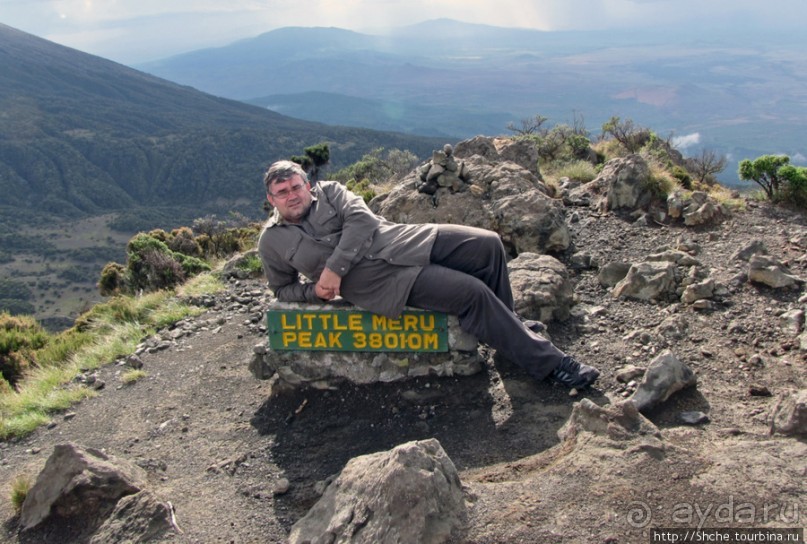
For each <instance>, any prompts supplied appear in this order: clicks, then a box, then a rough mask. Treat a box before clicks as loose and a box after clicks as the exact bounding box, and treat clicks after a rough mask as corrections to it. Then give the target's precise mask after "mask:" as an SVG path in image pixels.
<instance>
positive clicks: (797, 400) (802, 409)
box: [770, 389, 807, 436]
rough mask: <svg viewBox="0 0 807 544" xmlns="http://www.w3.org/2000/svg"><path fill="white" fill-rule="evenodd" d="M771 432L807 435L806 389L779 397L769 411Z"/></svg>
mask: <svg viewBox="0 0 807 544" xmlns="http://www.w3.org/2000/svg"><path fill="white" fill-rule="evenodd" d="M770 421H771V427H770V430H771V434H774V433H778V434H783V435H787V436H807V389H800V390H798V391H794V392H788V393H785V394H783V395H781V396H780V397H779V399H778V400H777V402H776V405H775V406H774V407H773V410H772V411H771V418H770Z"/></svg>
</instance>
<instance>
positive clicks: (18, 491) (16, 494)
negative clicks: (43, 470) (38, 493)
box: [9, 474, 33, 513]
mask: <svg viewBox="0 0 807 544" xmlns="http://www.w3.org/2000/svg"><path fill="white" fill-rule="evenodd" d="M32 486H33V481H32V479H31V477H30V476H29V475H27V474H20V475H18V476H17V477H15V478H14V479H13V480H12V481H11V497H9V498H10V500H11V505H12V506H13V507H14V511H15V512H17V513H19V511H20V510H22V503H24V502H25V498H26V497H27V496H28V492H29V491H30V490H31V487H32Z"/></svg>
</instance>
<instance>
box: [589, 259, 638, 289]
mask: <svg viewBox="0 0 807 544" xmlns="http://www.w3.org/2000/svg"><path fill="white" fill-rule="evenodd" d="M629 270H630V264H628V263H620V262H613V263H608V264H606V265H605V266H603V267H602V268H600V272H599V273H598V274H597V280H598V281H599V282H600V285H602V286H603V287H613V286H614V285H616V284H617V283H619V282H620V281H622V280H623V279H625V276H627V275H628V271H629Z"/></svg>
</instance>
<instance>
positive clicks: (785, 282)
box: [748, 254, 803, 289]
mask: <svg viewBox="0 0 807 544" xmlns="http://www.w3.org/2000/svg"><path fill="white" fill-rule="evenodd" d="M748 281H752V282H757V283H763V284H765V285H767V286H769V287H773V288H774V289H781V288H783V287H793V286H795V285H797V284H799V283H802V282H803V280H802V279H800V278H798V277H796V276H794V275H793V274H791V273H790V270H788V268H787V267H786V266H785V265H783V264H782V263H781V262H780V261H778V260H776V259H774V258H773V257H769V256H767V255H759V254H757V255H753V256H752V257H751V259H750V260H749V263H748Z"/></svg>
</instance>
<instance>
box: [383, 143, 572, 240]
mask: <svg viewBox="0 0 807 544" xmlns="http://www.w3.org/2000/svg"><path fill="white" fill-rule="evenodd" d="M494 147H495V146H494ZM462 149H463V146H462V145H461V144H458V145H457V150H456V151H455V154H458V152H459V150H462ZM485 149H488V148H487V147H485ZM496 161H497V162H494V161H491V160H488V159H487V158H485V157H484V156H482V155H471V156H470V157H467V158H465V159H463V165H464V166H463V167H464V169H465V173H464V178H465V179H467V180H468V182H467V183H466V182H462V183H461V184H460V185H458V187H457V188H451V187H441V188H438V189H437V190H436V192H435V193H434V194H426V193H423V192H420V191H418V189H417V187H418V186H419V184H420V183H421V178H420V172H419V171H418V170H416V171H414V172H412V173H410V174H409V175H408V176H407V177H406V178H404V179H403V180H402V181H401V182H400V183H399V184H398V185H397V186H396V187H395V188H394V189H393V190H392V191H391V192H390V193H389V194H387V195H385V196H384V197H383V198H378V199H375V200H373V201H372V202H371V203H370V207H371V208H372V209H373V211H374V212H376V213H378V214H379V215H382V216H384V217H386V218H387V219H389V220H390V221H395V222H398V223H457V224H463V225H469V226H474V227H479V228H484V229H488V230H492V231H494V232H497V233H498V234H499V235H500V236H501V237H502V240H503V242H504V243H505V245H506V247H507V248H508V250H509V251H510V252H511V253H513V254H518V253H522V252H535V253H546V252H561V251H565V250H566V249H567V248H568V247H569V245H570V243H571V235H570V232H569V228H568V226H567V225H566V221H565V214H564V207H563V205H562V203H561V202H559V201H556V200H554V199H552V198H551V197H550V196H549V190H548V189H547V187H546V186H545V185H544V184H543V183H542V182H541V180H540V179H539V178H538V177H536V175H535V174H533V173H532V172H530V171H529V170H527V169H525V168H524V167H522V166H520V165H518V164H517V163H515V162H508V161H503V162H502V161H498V158H496Z"/></svg>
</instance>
